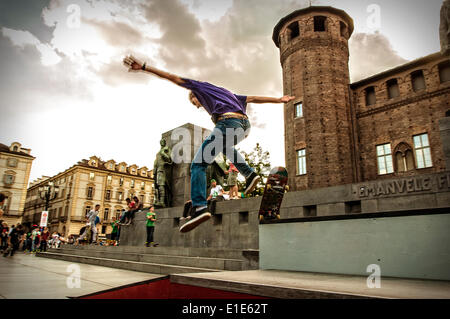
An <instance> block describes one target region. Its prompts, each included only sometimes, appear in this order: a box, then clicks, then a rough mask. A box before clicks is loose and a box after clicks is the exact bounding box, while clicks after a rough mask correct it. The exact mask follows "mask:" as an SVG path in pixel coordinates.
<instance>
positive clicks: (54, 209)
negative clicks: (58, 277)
mask: <svg viewBox="0 0 450 319" xmlns="http://www.w3.org/2000/svg"><path fill="white" fill-rule="evenodd" d="M49 182H50V183H53V185H54V186H55V187H58V192H57V194H56V198H55V199H53V200H51V201H50V205H49V218H48V223H47V224H48V227H49V230H50V232H54V231H57V232H59V233H62V234H65V235H66V236H69V235H78V234H79V231H80V229H81V228H82V227H83V226H84V225H85V216H86V213H87V212H88V211H89V210H91V209H94V207H95V205H96V204H100V205H101V207H100V214H99V217H100V220H101V226H100V227H99V226H97V227H99V229H98V230H99V232H98V233H99V235H100V236H105V235H106V234H109V233H110V232H111V225H110V223H111V222H112V217H113V216H115V217H119V215H120V213H121V212H122V210H123V209H125V210H127V206H126V201H125V199H126V198H128V197H129V198H132V197H133V196H137V197H138V198H139V200H140V201H141V202H142V203H143V204H144V207H148V206H150V205H151V204H152V203H153V201H154V195H153V176H152V171H150V170H149V169H148V168H147V167H145V166H144V167H141V168H139V167H138V166H136V165H130V166H128V165H127V163H125V162H121V163H116V162H115V161H114V160H109V161H102V160H101V159H100V158H99V157H97V156H91V157H90V158H89V160H86V159H83V160H81V161H80V162H78V163H77V164H75V165H73V166H72V167H70V168H69V169H67V170H65V171H64V172H62V173H59V174H57V175H55V176H53V177H43V178H41V179H38V180H36V181H34V182H32V183H31V184H30V187H29V188H28V191H27V196H26V203H25V211H24V214H23V223H24V224H25V225H27V226H31V225H32V224H37V225H39V222H40V218H41V213H42V211H43V210H44V209H45V200H44V199H42V198H41V195H40V187H43V186H45V185H48V183H49Z"/></svg>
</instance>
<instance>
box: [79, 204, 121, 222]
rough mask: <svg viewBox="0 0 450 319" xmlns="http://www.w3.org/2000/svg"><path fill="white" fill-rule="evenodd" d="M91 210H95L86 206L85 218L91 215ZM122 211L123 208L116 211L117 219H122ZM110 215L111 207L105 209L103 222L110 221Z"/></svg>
mask: <svg viewBox="0 0 450 319" xmlns="http://www.w3.org/2000/svg"><path fill="white" fill-rule="evenodd" d="M91 209H93V208H92V207H91V206H86V207H85V209H84V216H86V215H87V213H89V211H90V210H91ZM122 210H123V209H122V208H120V209H116V212H115V217H116V219H120V214H121V213H122ZM109 214H110V208H109V207H105V208H104V209H103V218H102V220H103V221H107V220H109V217H110V216H109ZM99 217H100V218H101V216H99Z"/></svg>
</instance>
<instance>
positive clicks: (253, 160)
mask: <svg viewBox="0 0 450 319" xmlns="http://www.w3.org/2000/svg"><path fill="white" fill-rule="evenodd" d="M240 152H241V154H242V156H244V158H245V161H246V162H247V163H248V165H249V166H250V167H251V168H253V169H254V170H255V173H256V174H258V175H259V176H260V177H261V180H260V181H259V183H258V185H257V186H256V189H255V190H254V191H253V192H252V194H251V196H256V195H261V196H262V194H263V193H264V186H265V181H266V180H267V177H268V176H269V173H270V153H269V152H268V151H264V150H263V149H262V147H261V145H259V143H256V146H255V148H254V149H253V150H252V151H251V152H250V153H247V152H245V151H240ZM238 186H239V191H240V192H243V191H244V188H245V180H244V181H238Z"/></svg>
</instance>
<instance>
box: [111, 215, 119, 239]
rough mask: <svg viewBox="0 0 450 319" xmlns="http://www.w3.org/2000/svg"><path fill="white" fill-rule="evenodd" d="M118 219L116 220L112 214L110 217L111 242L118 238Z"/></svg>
mask: <svg viewBox="0 0 450 319" xmlns="http://www.w3.org/2000/svg"><path fill="white" fill-rule="evenodd" d="M118 224H119V221H118V220H116V216H113V218H112V222H111V227H112V231H111V241H112V242H113V244H115V243H116V240H117V239H118V238H117V237H118V236H117V233H118V231H119V225H118Z"/></svg>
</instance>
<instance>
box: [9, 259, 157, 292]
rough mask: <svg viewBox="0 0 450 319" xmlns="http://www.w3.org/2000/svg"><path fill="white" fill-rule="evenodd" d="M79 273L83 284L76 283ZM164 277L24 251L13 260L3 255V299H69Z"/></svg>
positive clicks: (80, 281)
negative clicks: (38, 255) (76, 275)
mask: <svg viewBox="0 0 450 319" xmlns="http://www.w3.org/2000/svg"><path fill="white" fill-rule="evenodd" d="M77 267H79V268H77ZM78 269H79V274H80V276H79V278H80V280H79V281H77V280H76V279H72V278H73V276H74V274H76V271H77V270H78ZM74 270H75V271H74ZM69 276H72V277H70V278H69ZM160 277H162V276H161V275H159V274H158V275H156V274H149V273H142V272H136V271H128V270H121V269H114V268H108V267H101V266H94V265H88V264H75V263H72V262H67V261H62V260H55V259H49V258H40V257H36V256H34V255H32V254H29V253H23V252H22V251H19V252H17V253H16V254H15V255H14V256H13V257H10V256H8V257H3V255H0V299H65V298H68V297H77V296H81V295H86V294H90V293H93V292H97V291H101V290H105V289H111V288H114V287H119V286H123V285H127V284H131V283H135V282H141V281H145V280H150V279H154V278H160ZM68 278H69V280H68ZM68 282H69V284H68ZM77 282H79V283H80V284H79V287H76V286H77ZM70 286H75V287H72V288H71V287H70Z"/></svg>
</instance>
